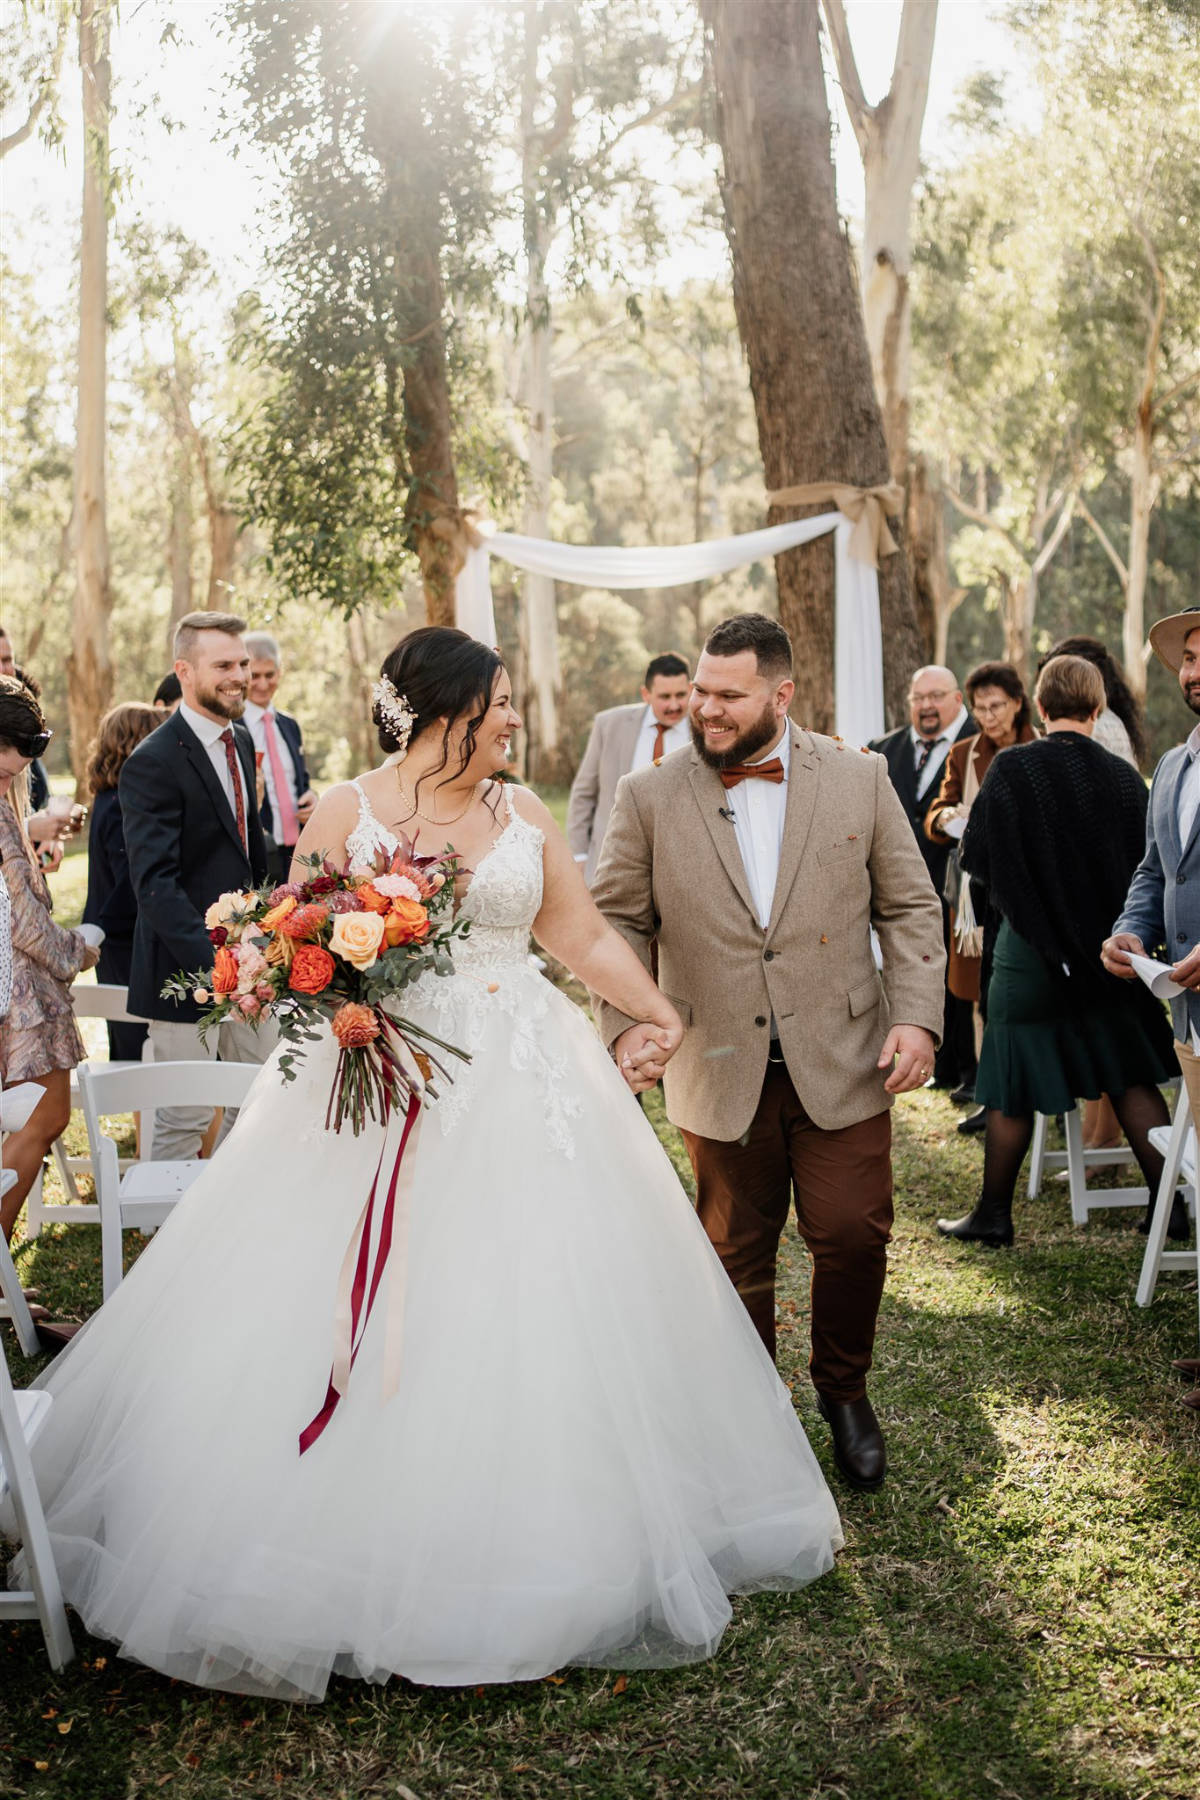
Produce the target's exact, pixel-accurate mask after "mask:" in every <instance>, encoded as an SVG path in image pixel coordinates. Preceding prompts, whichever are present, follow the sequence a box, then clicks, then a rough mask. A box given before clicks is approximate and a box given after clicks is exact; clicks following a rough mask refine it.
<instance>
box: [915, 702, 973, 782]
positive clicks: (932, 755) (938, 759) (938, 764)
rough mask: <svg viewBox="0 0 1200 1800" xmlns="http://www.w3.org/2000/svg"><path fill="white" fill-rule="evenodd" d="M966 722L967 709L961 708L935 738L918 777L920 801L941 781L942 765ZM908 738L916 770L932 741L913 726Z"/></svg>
mask: <svg viewBox="0 0 1200 1800" xmlns="http://www.w3.org/2000/svg"><path fill="white" fill-rule="evenodd" d="M966 722H967V709H966V707H965V706H960V707H959V709H958V711H957V712H956V713H955V715H954V717H953V718H952V719H951V721H950V723H949V724H948V725H947V726H946V728H945V730H944V731H943V732H941V734H940V735H939V736H938V737H935V738H934V739H933V740H932V741H933V749H932V750H931V751H930V752H929V761H928V762H927V763H926V764H925V767H924V768H923V769H922V770H921V773H920V774H919V775H918V776H917V799H918V800H921V799H923V798H924V797H925V795H926V794H927V793H928V792H929V790H930V788H931V787H932V786H933V784H934V782H935V781H940V779H941V774H942V764H943V763H944V762H945V760H946V758H947V757H948V756H949V754H950V750H951V746H952V745H953V744H954V741H955V739H956V738H957V737H958V734H959V732H960V731H961V730H962V728H963V726H964V725H965V724H966ZM908 736H909V741H910V743H911V744H912V747H913V767H914V768H916V766H917V762H918V760H919V758H920V755H921V751H922V750H923V749H924V747H925V745H926V744H928V743H929V742H930V740H929V738H923V737H922V736H921V734H920V732H919V731H917V730H916V728H915V727H914V726H912V725H910V726H909V728H908Z"/></svg>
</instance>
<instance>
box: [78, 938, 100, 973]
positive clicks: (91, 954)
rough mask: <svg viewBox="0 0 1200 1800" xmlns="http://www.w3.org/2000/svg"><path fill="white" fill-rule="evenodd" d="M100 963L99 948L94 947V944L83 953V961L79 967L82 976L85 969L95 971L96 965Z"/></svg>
mask: <svg viewBox="0 0 1200 1800" xmlns="http://www.w3.org/2000/svg"><path fill="white" fill-rule="evenodd" d="M99 961H100V949H99V946H98V945H94V944H89V945H88V947H87V949H86V950H85V951H84V953H83V961H82V962H81V963H80V965H79V969H80V973H81V974H82V972H83V970H84V969H94V968H95V966H96V964H97V963H98V962H99Z"/></svg>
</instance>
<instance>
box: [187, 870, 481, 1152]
mask: <svg viewBox="0 0 1200 1800" xmlns="http://www.w3.org/2000/svg"><path fill="white" fill-rule="evenodd" d="M301 860H302V862H304V863H305V864H306V866H307V867H308V868H309V870H310V871H311V873H310V875H309V878H308V879H307V880H306V881H286V882H284V883H283V884H282V885H281V886H279V887H274V888H259V889H252V890H250V891H249V892H246V893H228V894H222V895H221V896H220V898H219V899H217V900H215V901H214V902H213V904H212V905H211V906H210V907H209V909H208V911H207V913H206V914H205V918H204V922H205V924H206V925H207V927H208V934H209V937H210V938H211V939H212V944H213V952H214V954H213V964H212V968H211V969H203V970H199V971H196V972H195V973H193V974H190V975H187V974H180V975H173V976H172V977H171V979H170V980H169V981H168V982H167V983H166V986H165V987H164V988H163V994H164V995H165V996H166V997H168V998H171V999H175V1000H194V1001H195V1002H196V1004H197V1005H198V1006H200V1007H202V1008H203V1009H204V1011H203V1013H202V1015H201V1019H200V1035H201V1037H202V1038H207V1035H208V1033H209V1032H210V1031H213V1030H215V1029H216V1028H217V1027H218V1026H219V1025H220V1024H221V1022H222V1020H224V1019H229V1018H239V1019H247V1020H249V1021H250V1023H251V1024H253V1025H259V1024H261V1023H262V1022H263V1021H264V1020H266V1019H270V1020H272V1021H273V1022H274V1024H275V1025H276V1026H277V1027H278V1029H279V1034H280V1036H281V1037H282V1038H283V1039H284V1040H285V1041H286V1042H287V1044H288V1045H289V1046H291V1048H289V1049H288V1050H286V1051H285V1053H284V1055H283V1056H282V1057H281V1058H280V1060H279V1067H280V1071H281V1073H282V1075H283V1078H284V1080H285V1081H291V1080H294V1078H295V1073H296V1064H297V1062H298V1061H300V1060H301V1059H302V1058H303V1056H304V1053H305V1052H304V1045H305V1043H306V1042H313V1041H315V1040H316V1039H317V1038H318V1037H319V1035H320V1031H319V1027H320V1025H321V1023H322V1022H323V1021H324V1022H327V1023H328V1024H329V1026H330V1028H331V1030H332V1032H333V1035H334V1037H335V1038H336V1039H337V1044H338V1060H337V1071H336V1074H335V1076H334V1082H333V1089H332V1092H331V1093H330V1096H329V1106H328V1108H327V1111H326V1115H325V1124H326V1128H327V1129H329V1128H332V1129H333V1130H334V1131H340V1130H341V1128H342V1124H343V1122H344V1121H345V1120H346V1119H349V1121H350V1125H351V1128H352V1130H353V1131H354V1133H355V1135H356V1136H357V1134H358V1133H359V1132H360V1131H361V1130H362V1129H363V1127H364V1125H365V1124H366V1121H367V1118H368V1117H370V1118H380V1119H383V1120H384V1121H386V1120H387V1118H388V1116H389V1115H390V1113H391V1112H392V1111H394V1110H397V1109H398V1110H400V1111H403V1110H405V1108H406V1107H407V1106H408V1105H409V1103H410V1101H412V1100H414V1099H415V1098H416V1095H417V1090H418V1088H420V1089H421V1090H422V1092H423V1093H424V1094H425V1095H427V1096H428V1097H429V1098H431V1099H436V1098H437V1089H436V1087H435V1086H434V1085H433V1076H434V1071H435V1070H436V1071H437V1073H438V1074H439V1075H441V1076H443V1077H445V1079H447V1080H449V1079H451V1077H450V1075H449V1073H448V1071H447V1069H446V1068H445V1066H444V1064H443V1063H442V1062H440V1061H439V1060H438V1058H437V1056H436V1055H435V1054H434V1052H435V1050H436V1051H441V1052H443V1053H444V1054H445V1055H447V1056H457V1057H460V1058H461V1059H462V1060H463V1061H464V1062H466V1061H469V1057H468V1055H467V1052H466V1051H464V1050H459V1049H457V1048H456V1047H455V1046H454V1045H453V1044H447V1043H444V1042H443V1041H442V1040H441V1039H440V1038H436V1037H434V1036H433V1034H432V1033H431V1032H428V1031H426V1030H425V1029H424V1028H423V1027H422V1026H419V1025H415V1024H414V1023H413V1022H412V1020H411V1019H405V1018H402V1017H400V1016H398V1015H397V1013H396V1012H395V1011H394V1010H393V1006H394V1004H395V1001H396V999H397V997H398V996H399V995H400V994H401V993H402V992H403V990H404V989H405V988H406V987H407V986H408V984H409V983H410V982H412V981H415V980H416V979H417V977H418V976H420V975H427V974H435V975H451V974H453V972H454V963H453V960H452V956H451V946H452V944H453V942H454V939H455V938H456V937H459V936H461V935H462V934H463V933H464V932H465V931H466V930H467V929H468V925H467V922H466V920H463V919H455V918H454V917H453V904H454V872H455V867H456V861H457V859H456V858H455V857H454V856H452V855H449V854H447V855H443V856H418V855H417V854H416V852H415V849H414V846H413V844H412V843H411V842H410V841H409V840H408V839H407V838H405V837H403V836H402V837H401V839H400V844H399V848H398V849H397V850H396V851H395V852H394V853H393V854H392V855H391V856H390V857H388V856H385V855H383V854H380V855H379V856H378V857H377V858H376V859H375V861H374V862H373V863H372V864H364V863H362V862H355V863H354V864H352V865H351V864H347V865H345V866H344V867H343V868H342V869H340V870H339V869H338V868H337V867H336V866H335V865H334V864H333V863H331V862H330V861H328V859H323V858H321V857H320V856H311V857H305V858H302V859H301ZM418 1071H419V1077H420V1079H419V1080H418V1079H416V1076H417V1072H418Z"/></svg>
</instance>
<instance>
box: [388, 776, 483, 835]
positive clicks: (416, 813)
mask: <svg viewBox="0 0 1200 1800" xmlns="http://www.w3.org/2000/svg"><path fill="white" fill-rule="evenodd" d="M396 786H397V787H398V788H399V789H400V798H401V800H403V802H404V804H405V805H406V806H407V805H408V804H409V799H408V795H407V794H406V793H405V792H404V784H403V783H402V781H401V780H400V770H399V768H398V767H397V770H396ZM475 799H476V796H475V794H474V793H472V795H471V798H470V799H469V800H468V801H467V804H466V805H465V806H464V807H463V809H462V811H461V812H460V813H455V815H454V817H453V818H452V819H437V818H435V817H434V816H433V814H432V813H423V812H422V811H421V809H420V807H419V806H417V805H415V804H414V805H413V809H412V811H411V812H410V813H409V814H408V819H424V821H425V823H426V824H427V825H437V826H439V827H442V826H446V825H457V824H458V821H459V820H460V819H465V818H466V816H467V814H468V813H469V812H470V810H471V808H472V806H473V805H474V804H475ZM408 819H401V820H400V823H401V824H402V825H404V824H407V823H408Z"/></svg>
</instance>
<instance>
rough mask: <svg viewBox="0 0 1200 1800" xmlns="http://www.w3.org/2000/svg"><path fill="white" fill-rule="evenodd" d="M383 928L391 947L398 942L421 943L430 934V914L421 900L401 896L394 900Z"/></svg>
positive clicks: (393, 947)
mask: <svg viewBox="0 0 1200 1800" xmlns="http://www.w3.org/2000/svg"><path fill="white" fill-rule="evenodd" d="M383 929H384V935H385V936H386V938H387V941H388V948H389V949H392V950H394V949H395V947H396V945H397V944H419V943H421V942H422V940H423V939H425V938H427V937H428V936H429V914H428V913H427V912H426V911H425V908H424V907H423V906H422V905H421V903H420V901H419V900H406V899H404V897H403V896H401V897H400V898H399V899H398V900H393V901H392V906H391V911H390V912H389V913H388V916H387V918H386V919H385V920H384V925H383Z"/></svg>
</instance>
